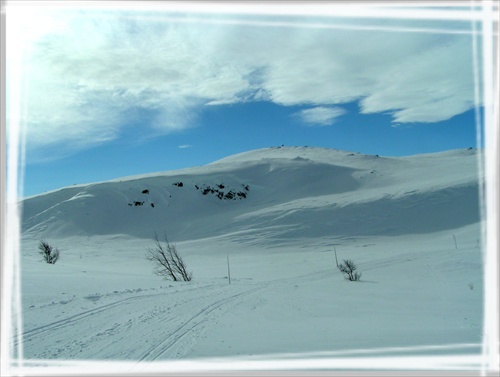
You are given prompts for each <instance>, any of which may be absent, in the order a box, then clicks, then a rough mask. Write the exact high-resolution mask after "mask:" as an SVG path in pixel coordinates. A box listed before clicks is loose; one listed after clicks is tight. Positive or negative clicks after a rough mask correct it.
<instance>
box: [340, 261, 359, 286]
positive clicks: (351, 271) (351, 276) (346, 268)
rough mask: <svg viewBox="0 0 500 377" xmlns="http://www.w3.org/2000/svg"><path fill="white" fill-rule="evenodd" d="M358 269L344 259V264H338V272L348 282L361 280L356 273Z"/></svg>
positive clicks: (351, 262)
mask: <svg viewBox="0 0 500 377" xmlns="http://www.w3.org/2000/svg"><path fill="white" fill-rule="evenodd" d="M357 269H358V268H357V267H356V265H355V264H354V262H353V261H352V260H350V259H344V263H341V264H339V270H340V271H341V272H343V273H344V275H345V278H346V279H347V280H350V281H358V280H359V279H360V278H361V273H360V272H357V271H356V270H357Z"/></svg>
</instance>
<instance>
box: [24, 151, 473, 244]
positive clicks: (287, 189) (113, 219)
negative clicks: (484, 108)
mask: <svg viewBox="0 0 500 377" xmlns="http://www.w3.org/2000/svg"><path fill="white" fill-rule="evenodd" d="M478 156H480V154H479V155H478V152H477V151H476V150H457V151H451V152H446V153H437V154H430V155H420V156H411V157H403V158H384V157H378V156H367V155H360V154H355V153H351V152H345V151H338V150H331V149H323V148H308V147H286V148H281V147H280V148H268V149H261V150H256V151H250V152H246V153H242V154H239V155H235V156H231V157H228V158H225V159H222V160H219V161H216V162H214V163H212V164H209V165H206V166H203V167H197V168H192V169H184V170H179V171H171V172H166V173H158V174H149V175H145V176H136V177H127V178H123V179H119V180H113V181H108V182H102V183H94V184H90V185H81V186H78V187H69V188H63V189H61V190H58V191H54V192H50V193H47V194H43V195H39V196H35V197H31V198H27V199H25V200H24V201H23V217H22V218H23V221H22V229H23V233H25V234H31V235H33V236H38V237H65V236H71V235H85V236H89V235H106V234H108V235H109V234H124V235H130V236H134V237H142V238H151V237H152V235H153V234H154V232H155V231H156V232H158V233H163V232H164V231H166V232H168V234H169V235H170V237H171V238H172V239H176V240H188V239H199V238H204V237H209V236H215V235H222V234H226V233H231V232H246V233H247V234H255V237H258V234H259V232H261V231H262V230H263V229H265V228H267V227H270V226H272V227H276V228H277V229H278V228H279V229H281V230H282V232H281V233H282V236H283V237H287V238H288V237H290V236H296V237H319V236H321V235H329V234H332V233H333V234H336V235H339V236H352V235H373V234H387V235H396V234H409V233H427V232H432V231H439V230H443V229H453V228H457V227H461V226H464V225H468V224H472V223H475V222H477V221H478V220H479V201H478V174H477V158H478ZM431 213H434V214H433V215H432V216H429V214H431Z"/></svg>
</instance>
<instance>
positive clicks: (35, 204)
mask: <svg viewBox="0 0 500 377" xmlns="http://www.w3.org/2000/svg"><path fill="white" fill-rule="evenodd" d="M478 158H481V153H480V152H478V151H476V150H456V151H449V152H445V153H437V154H429V155H419V156H411V157H402V158H386V157H379V156H366V155H361V154H357V153H350V152H346V151H338V150H331V149H321V148H307V147H287V148H268V149H262V150H257V151H251V152H247V153H242V154H239V155H236V156H231V157H228V158H226V159H223V160H220V161H217V162H215V163H213V164H209V165H206V166H202V167H196V168H192V169H185V170H181V171H173V172H165V173H158V174H149V175H145V176H137V177H127V178H123V179H119V180H114V181H109V182H102V183H95V184H90V185H79V186H72V187H68V188H64V189H61V190H57V191H53V192H50V193H47V194H44V195H39V196H35V197H31V198H27V199H26V200H25V201H24V203H23V204H24V212H23V218H22V220H23V221H22V227H23V238H22V244H21V249H22V252H21V253H22V255H21V263H22V269H21V276H22V279H21V284H22V288H21V289H22V304H23V329H22V333H23V337H22V344H23V351H24V358H25V359H26V360H104V361H110V360H117V361H127V362H131V364H130V365H132V366H133V368H139V369H134V370H142V369H140V368H143V369H144V368H146V367H145V366H146V365H148V363H149V362H151V361H165V360H200V359H203V358H220V357H222V358H225V357H239V358H244V360H246V361H247V362H249V360H258V359H263V358H269V357H271V358H272V357H284V356H287V357H290V358H294V359H297V358H299V359H300V357H305V358H307V357H312V356H314V357H316V356H318V355H323V356H325V355H326V356H332V355H333V356H335V355H337V356H338V355H346V354H347V355H351V356H352V355H359V354H366V353H368V354H371V355H375V356H377V355H378V356H380V355H382V354H383V355H389V356H390V355H394V354H397V352H401V349H402V347H412V348H408V349H407V350H408V351H407V353H406V354H408V352H409V353H411V352H414V353H417V354H422V353H424V354H427V355H442V354H452V355H467V354H480V353H481V348H480V346H481V341H482V331H483V323H482V321H483V312H482V311H483V276H482V250H481V248H482V247H481V240H480V238H481V236H480V235H481V223H480V210H479V208H480V205H479V198H478V180H479V173H478ZM180 182H182V184H180ZM229 193H232V194H229ZM154 232H157V233H158V234H159V236H160V238H161V235H162V234H163V233H164V232H167V233H168V237H169V239H170V241H172V242H174V243H175V245H176V246H177V249H178V250H179V252H180V254H181V255H182V257H183V258H184V261H185V262H186V264H187V267H188V270H190V271H192V272H193V280H192V281H191V282H172V281H166V280H162V279H161V278H160V277H158V276H156V275H154V274H153V273H152V270H153V265H152V262H150V261H148V260H147V259H146V258H145V252H146V249H147V248H150V247H153V246H154V241H153V237H154ZM41 239H46V240H47V241H48V242H49V243H50V244H52V245H53V246H55V247H57V248H58V249H59V250H60V251H61V259H60V260H59V261H58V262H57V263H56V264H55V265H49V264H46V263H42V262H41V261H40V255H38V253H37V246H38V242H39V241H40V240H41ZM335 252H336V254H337V258H338V261H339V262H342V260H344V259H352V260H353V261H354V262H355V263H356V264H357V266H358V268H359V270H360V272H361V273H362V278H361V281H359V282H350V281H347V280H345V279H344V277H343V275H342V273H341V272H340V271H339V270H338V269H337V268H336V259H335ZM228 260H229V266H230V276H231V281H230V284H229V279H228ZM20 341H21V339H18V338H15V344H18V343H19V342H20ZM441 346H446V347H443V348H440V347H441ZM448 346H450V347H448ZM367 350H368V351H367ZM395 350H398V351H397V352H396V351H395ZM249 365H250V364H249ZM330 366H331V365H330ZM333 367H334V364H333Z"/></svg>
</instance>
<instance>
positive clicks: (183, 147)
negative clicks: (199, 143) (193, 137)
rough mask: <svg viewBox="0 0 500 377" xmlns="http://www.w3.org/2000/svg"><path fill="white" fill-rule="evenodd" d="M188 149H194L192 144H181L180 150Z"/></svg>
mask: <svg viewBox="0 0 500 377" xmlns="http://www.w3.org/2000/svg"><path fill="white" fill-rule="evenodd" d="M187 148H193V146H192V145H191V144H181V145H179V149H187Z"/></svg>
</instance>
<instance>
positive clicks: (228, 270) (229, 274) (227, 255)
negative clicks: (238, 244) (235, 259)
mask: <svg viewBox="0 0 500 377" xmlns="http://www.w3.org/2000/svg"><path fill="white" fill-rule="evenodd" d="M226 258H227V276H228V278H229V284H231V270H230V269H229V254H226Z"/></svg>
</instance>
